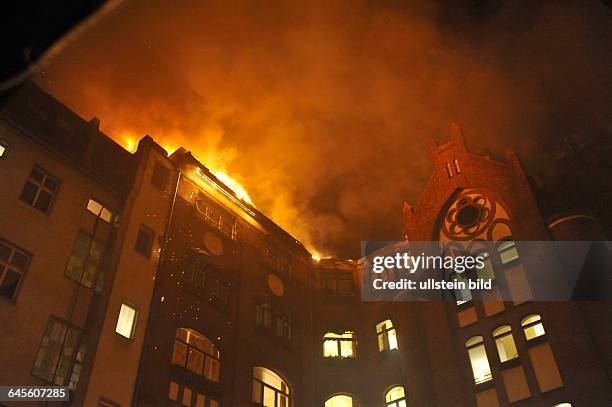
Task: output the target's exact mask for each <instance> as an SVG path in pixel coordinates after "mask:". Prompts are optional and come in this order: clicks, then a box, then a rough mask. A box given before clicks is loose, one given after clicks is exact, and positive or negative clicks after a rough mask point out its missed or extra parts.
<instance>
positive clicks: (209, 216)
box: [195, 194, 238, 240]
mask: <svg viewBox="0 0 612 407" xmlns="http://www.w3.org/2000/svg"><path fill="white" fill-rule="evenodd" d="M195 204H196V210H197V213H198V214H199V216H200V218H202V219H204V221H205V222H206V223H208V224H209V225H211V226H212V227H213V228H215V229H217V230H219V231H220V232H221V233H223V234H224V235H226V236H227V237H229V238H231V239H233V240H236V239H238V222H237V221H236V218H235V217H234V216H232V215H230V214H229V213H227V212H225V211H224V210H222V209H219V208H217V207H216V206H214V205H213V204H212V203H210V202H209V201H208V200H207V199H205V198H203V194H200V196H199V197H198V199H196V202H195Z"/></svg>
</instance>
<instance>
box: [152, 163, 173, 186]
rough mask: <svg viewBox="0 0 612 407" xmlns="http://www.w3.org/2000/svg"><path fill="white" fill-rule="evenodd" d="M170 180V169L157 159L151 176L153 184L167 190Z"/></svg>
mask: <svg viewBox="0 0 612 407" xmlns="http://www.w3.org/2000/svg"><path fill="white" fill-rule="evenodd" d="M169 182H170V170H168V168H167V167H166V166H165V165H163V164H162V163H160V162H159V161H156V162H155V167H153V175H152V176H151V184H153V186H155V187H156V188H158V189H160V190H162V191H166V190H167V189H168V183H169Z"/></svg>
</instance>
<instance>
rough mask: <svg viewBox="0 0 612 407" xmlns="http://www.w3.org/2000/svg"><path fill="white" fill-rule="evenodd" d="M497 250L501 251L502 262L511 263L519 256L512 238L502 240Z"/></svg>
mask: <svg viewBox="0 0 612 407" xmlns="http://www.w3.org/2000/svg"><path fill="white" fill-rule="evenodd" d="M497 251H498V252H499V258H500V260H501V262H502V264H506V263H510V262H511V261H514V260H516V259H518V258H519V254H518V250H517V249H516V243H514V241H512V240H506V241H504V242H502V243H501V244H500V245H499V247H498V248H497Z"/></svg>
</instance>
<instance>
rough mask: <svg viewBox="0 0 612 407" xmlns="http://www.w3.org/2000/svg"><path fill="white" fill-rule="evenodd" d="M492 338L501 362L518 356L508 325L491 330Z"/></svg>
mask: <svg viewBox="0 0 612 407" xmlns="http://www.w3.org/2000/svg"><path fill="white" fill-rule="evenodd" d="M493 339H495V346H496V347H497V354H498V355H499V361H500V362H501V363H504V362H507V361H509V360H513V359H516V358H518V351H517V350H516V344H515V343H514V337H513V336H512V328H511V327H510V325H503V326H500V327H499V328H497V329H495V330H494V331H493Z"/></svg>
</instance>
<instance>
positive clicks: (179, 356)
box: [172, 341, 187, 366]
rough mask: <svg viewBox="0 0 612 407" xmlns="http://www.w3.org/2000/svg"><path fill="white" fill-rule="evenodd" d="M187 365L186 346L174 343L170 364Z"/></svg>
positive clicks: (177, 342)
mask: <svg viewBox="0 0 612 407" xmlns="http://www.w3.org/2000/svg"><path fill="white" fill-rule="evenodd" d="M186 363H187V345H185V344H184V343H183V342H181V341H174V348H173V349H172V364H174V365H179V366H185V364H186Z"/></svg>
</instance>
